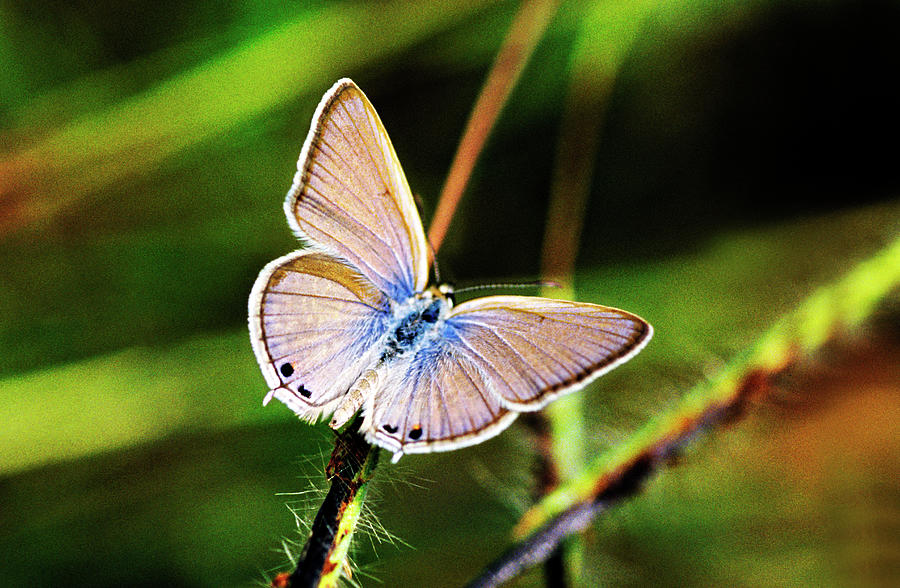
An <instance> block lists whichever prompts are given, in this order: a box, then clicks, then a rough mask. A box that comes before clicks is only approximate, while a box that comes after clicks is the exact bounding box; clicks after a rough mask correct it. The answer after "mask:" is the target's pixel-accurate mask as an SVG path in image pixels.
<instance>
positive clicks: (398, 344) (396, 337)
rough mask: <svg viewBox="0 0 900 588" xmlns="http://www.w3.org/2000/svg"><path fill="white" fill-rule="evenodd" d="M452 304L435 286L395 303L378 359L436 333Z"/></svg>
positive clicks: (394, 354)
mask: <svg viewBox="0 0 900 588" xmlns="http://www.w3.org/2000/svg"><path fill="white" fill-rule="evenodd" d="M451 306H452V302H451V300H450V299H449V298H448V297H447V296H446V295H445V293H444V292H443V291H441V290H439V289H437V288H430V289H428V290H426V291H424V292H419V293H418V294H416V295H414V296H412V297H410V298H409V299H408V300H406V301H405V302H403V303H401V304H398V305H397V306H396V307H395V309H394V313H393V320H392V322H391V325H390V328H389V329H388V335H387V337H386V339H385V346H384V351H383V352H382V354H381V359H380V362H386V361H390V360H392V359H394V358H396V357H398V356H401V355H405V354H407V353H410V352H413V351H415V350H417V349H418V348H419V347H420V346H421V345H422V344H423V343H425V342H427V341H428V340H429V339H431V338H433V337H434V336H436V334H437V332H438V329H439V327H440V323H441V322H442V321H443V320H444V318H446V316H447V313H448V312H449V311H450V307H451Z"/></svg>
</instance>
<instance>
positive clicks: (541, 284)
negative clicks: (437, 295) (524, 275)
mask: <svg viewBox="0 0 900 588" xmlns="http://www.w3.org/2000/svg"><path fill="white" fill-rule="evenodd" d="M498 288H562V286H560V284H559V283H558V282H551V281H549V280H535V281H533V282H512V283H507V284H480V285H478V286H466V287H465V288H456V289H455V290H454V292H455V293H456V294H459V293H460V292H471V291H473V290H491V289H498Z"/></svg>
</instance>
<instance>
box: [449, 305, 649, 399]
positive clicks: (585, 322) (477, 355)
mask: <svg viewBox="0 0 900 588" xmlns="http://www.w3.org/2000/svg"><path fill="white" fill-rule="evenodd" d="M444 326H445V335H444V338H445V339H446V340H447V341H449V342H451V344H452V346H453V347H454V349H458V353H459V354H460V355H463V356H465V357H467V358H468V359H469V361H471V362H472V363H473V364H474V365H475V366H477V368H478V369H479V370H480V371H481V372H482V373H483V374H484V376H485V381H486V383H487V384H488V386H489V388H490V389H491V390H492V391H494V392H495V393H496V394H497V395H498V396H499V397H500V398H501V400H502V402H503V405H504V406H506V407H507V408H510V409H512V410H519V411H526V410H537V409H539V408H541V407H543V406H545V405H546V404H547V403H548V402H550V401H551V400H553V399H554V398H557V397H558V396H560V395H562V394H565V393H567V392H571V391H574V390H577V389H579V388H581V387H583V386H585V385H587V384H588V383H589V382H590V381H592V380H593V379H595V378H597V377H599V376H600V375H602V374H605V373H606V372H608V371H609V370H611V369H613V368H614V367H616V366H617V365H620V364H622V363H624V362H625V361H628V360H629V359H630V358H632V357H633V356H634V355H635V354H637V353H638V352H639V351H640V350H641V349H643V348H644V346H645V345H646V344H647V342H648V341H649V340H650V337H651V336H652V334H653V329H652V328H651V327H650V325H649V324H648V323H647V322H646V321H644V320H643V319H642V318H640V317H638V316H635V315H633V314H631V313H628V312H625V311H623V310H617V309H615V308H609V307H606V306H599V305H596V304H587V303H580V302H569V301H566V300H553V299H549V298H536V297H530V296H489V297H485V298H476V299H474V300H470V301H468V302H464V303H462V304H460V305H459V306H457V307H456V308H454V309H453V310H452V311H451V313H450V316H449V317H448V318H447V320H446V322H445V325H444Z"/></svg>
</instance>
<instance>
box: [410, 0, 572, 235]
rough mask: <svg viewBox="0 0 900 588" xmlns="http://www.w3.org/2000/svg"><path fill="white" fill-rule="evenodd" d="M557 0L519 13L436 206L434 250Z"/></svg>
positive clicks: (537, 2) (532, 0) (540, 0)
mask: <svg viewBox="0 0 900 588" xmlns="http://www.w3.org/2000/svg"><path fill="white" fill-rule="evenodd" d="M558 4H559V2H558V0H526V1H525V2H523V3H522V6H521V7H520V8H519V12H518V13H517V14H516V17H515V20H514V21H513V24H512V26H511V27H510V29H509V33H508V34H507V37H506V39H505V40H504V41H503V46H502V47H501V48H500V52H499V53H498V54H497V58H496V59H495V60H494V65H493V66H492V68H491V71H490V73H488V77H487V80H485V83H484V86H483V87H482V89H481V94H480V95H479V96H478V100H477V101H476V102H475V107H474V108H473V109H472V114H471V115H470V117H469V121H468V123H467V124H466V129H465V131H464V132H463V137H462V139H461V140H460V142H459V147H458V148H457V150H456V155H455V156H454V158H453V163H452V164H451V166H450V171H449V172H448V174H447V180H446V182H445V183H444V189H443V191H442V192H441V197H440V199H439V200H438V206H437V210H436V211H435V213H434V218H433V219H432V221H431V227H430V228H429V230H428V240H429V241H430V242H431V246H432V247H433V249H434V251H435V252H436V251H437V250H438V249H440V247H441V243H442V242H443V241H444V236H445V235H446V234H447V229H448V228H449V227H450V221H451V220H452V219H453V214H454V212H455V211H456V207H457V205H458V204H459V201H460V199H461V198H462V195H463V191H464V190H465V188H466V184H467V183H468V181H469V177H470V176H471V175H472V169H473V168H474V167H475V161H476V160H477V159H478V155H479V154H480V153H481V150H482V148H483V147H484V143H485V141H486V140H487V137H488V134H490V131H491V129H492V128H493V126H494V123H495V122H496V120H497V117H498V116H499V114H500V110H501V109H502V108H503V105H504V104H505V103H506V99H507V98H508V97H509V94H510V92H511V91H512V89H513V87H514V86H515V85H516V82H517V81H518V79H519V75H520V74H521V73H522V70H523V69H525V64H526V63H527V62H528V58H529V57H531V54H532V53H533V52H534V48H535V47H536V46H537V42H538V41H539V40H540V38H541V36H542V35H543V33H544V30H546V28H547V25H548V24H549V23H550V18H551V17H552V16H553V14H554V13H555V12H556V8H557V6H558Z"/></svg>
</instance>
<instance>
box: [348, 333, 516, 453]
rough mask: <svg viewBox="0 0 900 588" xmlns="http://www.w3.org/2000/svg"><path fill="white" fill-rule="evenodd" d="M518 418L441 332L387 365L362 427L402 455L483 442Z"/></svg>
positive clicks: (374, 440) (369, 436)
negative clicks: (507, 408) (439, 335)
mask: <svg viewBox="0 0 900 588" xmlns="http://www.w3.org/2000/svg"><path fill="white" fill-rule="evenodd" d="M515 418H516V413H515V412H510V411H508V410H506V409H505V408H503V406H502V405H501V402H500V399H499V397H497V396H496V395H494V394H493V393H491V392H490V389H489V386H488V384H487V383H486V382H485V380H484V375H483V374H482V373H481V371H480V370H479V369H478V367H477V366H476V365H475V364H474V363H473V362H472V361H471V360H470V359H469V358H467V357H466V356H465V355H463V354H460V353H459V349H458V348H457V347H456V346H455V345H454V342H453V341H452V340H450V339H446V338H444V337H442V336H441V337H436V338H434V339H431V340H430V341H429V342H428V343H427V344H425V345H424V346H423V347H422V348H420V349H418V350H417V351H416V352H414V353H410V354H408V355H405V356H402V357H401V358H399V359H396V360H394V361H393V363H391V364H389V365H388V366H387V368H386V370H385V373H384V375H383V377H382V378H381V381H380V385H379V389H378V390H376V391H375V394H373V395H372V397H371V399H370V401H369V405H368V406H367V408H366V418H365V420H364V422H363V425H362V430H363V431H364V432H365V435H366V438H367V439H368V440H369V441H370V442H373V443H377V444H378V445H380V446H382V447H384V448H386V449H388V450H389V451H393V452H395V453H397V454H398V455H399V454H402V453H422V452H429V451H445V450H450V449H457V448H460V447H465V446H468V445H473V444H475V443H480V442H481V441H483V440H485V439H488V438H490V437H493V436H494V435H497V434H498V433H500V432H501V431H503V430H504V429H505V428H506V427H508V426H509V424H510V423H511V422H512V421H513V420H514V419H515Z"/></svg>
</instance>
